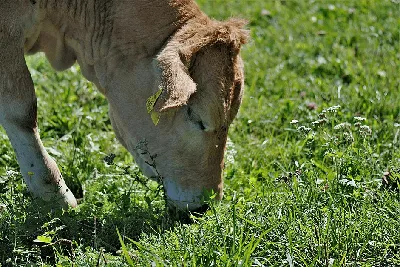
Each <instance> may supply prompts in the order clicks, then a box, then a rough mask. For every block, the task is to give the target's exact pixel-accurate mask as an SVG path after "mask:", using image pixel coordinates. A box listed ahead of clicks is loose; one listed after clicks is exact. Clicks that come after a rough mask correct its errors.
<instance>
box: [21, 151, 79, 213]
mask: <svg viewBox="0 0 400 267" xmlns="http://www.w3.org/2000/svg"><path fill="white" fill-rule="evenodd" d="M42 167H43V166H42ZM23 176H24V180H25V182H26V184H27V185H28V188H29V191H31V192H32V194H33V195H34V196H36V197H39V198H41V199H43V200H44V201H46V202H52V203H55V204H58V205H61V206H62V207H63V208H68V206H70V207H73V208H75V207H76V206H77V201H76V198H75V196H74V194H73V193H72V192H71V190H70V189H69V188H68V186H67V185H66V184H65V181H64V179H63V177H62V175H61V172H60V171H59V169H58V167H57V164H56V163H55V162H54V160H52V159H51V158H49V159H47V161H46V164H45V168H34V167H33V169H32V170H31V171H28V172H23Z"/></svg>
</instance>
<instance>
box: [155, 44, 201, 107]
mask: <svg viewBox="0 0 400 267" xmlns="http://www.w3.org/2000/svg"><path fill="white" fill-rule="evenodd" d="M173 48H174V45H173V44H169V46H167V47H166V48H165V49H164V50H163V51H162V52H161V53H160V54H159V55H158V56H157V63H158V68H159V69H160V70H161V73H160V75H161V77H160V90H161V94H160V95H159V97H158V99H157V102H156V103H155V105H154V110H155V111H157V112H161V111H165V110H167V109H170V108H174V107H179V106H183V105H185V104H186V103H187V102H188V100H189V98H190V96H191V95H192V94H193V93H194V92H195V91H196V84H195V82H194V81H193V80H192V78H191V77H190V74H189V69H188V67H187V66H186V64H188V63H186V62H183V61H182V60H181V56H180V55H179V50H178V49H173Z"/></svg>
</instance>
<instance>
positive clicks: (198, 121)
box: [187, 106, 206, 131]
mask: <svg viewBox="0 0 400 267" xmlns="http://www.w3.org/2000/svg"><path fill="white" fill-rule="evenodd" d="M187 115H188V118H189V120H190V121H191V122H192V123H194V124H196V125H197V127H198V128H199V129H200V130H202V131H204V130H205V129H206V127H205V126H204V123H203V122H202V121H201V119H200V117H199V116H198V115H197V114H196V113H194V112H193V110H192V108H191V107H189V106H188V108H187Z"/></svg>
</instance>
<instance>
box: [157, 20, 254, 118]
mask: <svg viewBox="0 0 400 267" xmlns="http://www.w3.org/2000/svg"><path fill="white" fill-rule="evenodd" d="M245 24H246V21H244V20H240V19H231V20H228V21H225V22H219V21H211V20H210V21H208V22H207V23H200V22H199V23H197V24H187V25H186V26H184V27H183V28H182V29H181V30H180V31H178V32H177V33H176V34H175V35H174V36H173V37H172V38H171V40H169V42H168V44H167V45H166V46H165V47H164V48H163V50H162V51H161V53H160V54H159V55H158V56H157V61H158V67H159V68H160V69H161V77H160V81H161V82H160V84H161V86H160V87H161V88H160V89H161V95H159V97H158V99H157V102H156V103H155V105H154V110H155V111H156V112H160V111H164V110H167V109H169V108H174V107H179V106H183V105H185V104H186V103H187V102H188V100H189V98H190V96H191V95H192V94H193V93H194V92H195V91H196V84H195V83H194V81H193V80H192V78H191V77H190V75H189V68H188V65H190V61H191V59H192V58H193V57H194V55H195V54H196V53H197V52H198V51H199V50H200V49H202V48H204V47H206V46H211V45H214V44H217V43H221V44H225V45H227V46H229V47H230V49H231V51H232V53H233V54H237V53H239V50H240V47H241V45H242V44H244V43H246V41H247V39H248V31H246V30H244V29H243V28H244V26H245Z"/></svg>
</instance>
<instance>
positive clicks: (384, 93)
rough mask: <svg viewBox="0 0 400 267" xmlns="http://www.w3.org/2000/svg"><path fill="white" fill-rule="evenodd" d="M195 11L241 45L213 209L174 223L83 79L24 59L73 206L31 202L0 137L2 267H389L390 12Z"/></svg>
mask: <svg viewBox="0 0 400 267" xmlns="http://www.w3.org/2000/svg"><path fill="white" fill-rule="evenodd" d="M198 3H199V4H200V5H201V7H202V8H203V10H204V11H205V12H206V13H207V14H209V15H210V16H212V17H214V18H216V19H226V18H229V17H231V16H240V17H244V18H247V19H248V20H249V25H248V27H249V29H250V30H251V36H252V40H251V42H250V43H249V44H247V45H246V46H245V48H244V50H243V53H242V55H243V58H244V60H245V67H246V89H245V90H246V92H245V97H244V101H243V105H242V107H241V110H240V112H239V115H238V117H237V119H236V120H235V121H234V123H233V125H232V127H231V129H230V134H229V137H230V141H229V144H228V151H227V160H226V169H225V197H224V200H223V201H222V202H221V203H219V204H214V205H212V207H211V209H210V210H209V211H208V212H207V213H206V214H205V216H203V217H200V218H193V220H194V221H195V223H192V224H183V223H180V222H179V221H175V220H173V219H172V218H171V216H169V214H168V212H167V210H166V208H165V203H164V199H163V196H162V193H160V192H159V187H158V186H157V184H155V183H153V182H148V181H147V180H146V178H145V177H144V176H143V175H142V174H141V173H140V172H139V170H138V168H137V166H136V165H135V164H134V161H133V160H132V158H131V156H130V155H129V154H128V152H126V151H125V150H124V149H123V148H122V146H121V145H119V144H118V143H117V141H116V139H115V135H114V133H113V132H112V127H111V125H110V121H109V119H108V116H107V109H108V108H107V103H106V100H105V99H104V98H103V97H102V96H101V95H100V94H99V93H98V92H97V91H96V89H95V88H94V86H93V85H92V84H90V83H88V82H86V81H85V80H84V79H83V78H82V76H81V75H80V74H79V67H78V66H75V67H74V68H72V69H71V70H70V71H66V72H62V73H55V72H53V71H52V70H51V68H50V66H49V64H48V63H47V62H46V61H45V59H44V58H43V57H42V56H32V57H27V62H28V65H29V66H30V69H31V73H32V77H33V79H34V82H35V86H36V89H37V95H38V102H39V104H38V105H39V115H38V116H39V125H40V130H41V136H42V139H43V142H44V144H45V146H46V147H47V148H48V150H49V153H50V154H51V155H52V156H53V157H54V158H55V159H56V160H57V162H58V164H59V166H61V167H62V171H63V175H64V177H65V179H66V181H67V183H68V185H69V186H70V188H71V189H72V190H73V191H74V193H75V195H76V196H78V197H80V198H82V197H83V200H82V201H81V203H80V205H79V206H78V208H76V209H74V210H68V211H66V212H62V211H60V210H53V209H50V208H46V207H45V208H43V207H41V206H40V205H41V204H40V203H38V202H37V201H34V200H33V199H32V197H31V194H30V193H29V192H28V191H27V188H26V185H25V184H24V183H23V181H22V177H21V175H20V174H19V172H18V170H19V168H18V164H17V161H16V157H15V155H14V153H13V151H12V148H11V145H10V143H9V141H8V139H7V137H6V135H5V132H4V131H3V130H2V129H1V130H0V205H1V206H0V263H1V265H2V266H24V265H29V264H37V265H38V266H53V265H56V264H57V265H58V266H128V265H131V266H400V193H399V183H400V78H399V74H400V73H399V70H400V38H399V33H400V32H399V31H400V4H399V1H397V0H391V1H390V0H382V1H378V0H376V1H373V0H369V1H368V0H348V1H329V0H326V1H322V0H321V1H316V0H315V1H312V0H310V1H309V0H304V1H303V0H291V1H289V0H288V1H283V0H282V1H270V0H253V1H238V0H237V1H227V0H212V1H208V0H201V1H200V0H199V1H198ZM112 154H115V155H116V157H115V159H114V161H113V163H112V164H109V163H110V162H108V163H107V161H106V160H104V159H105V158H107V157H108V158H110V155H112Z"/></svg>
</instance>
